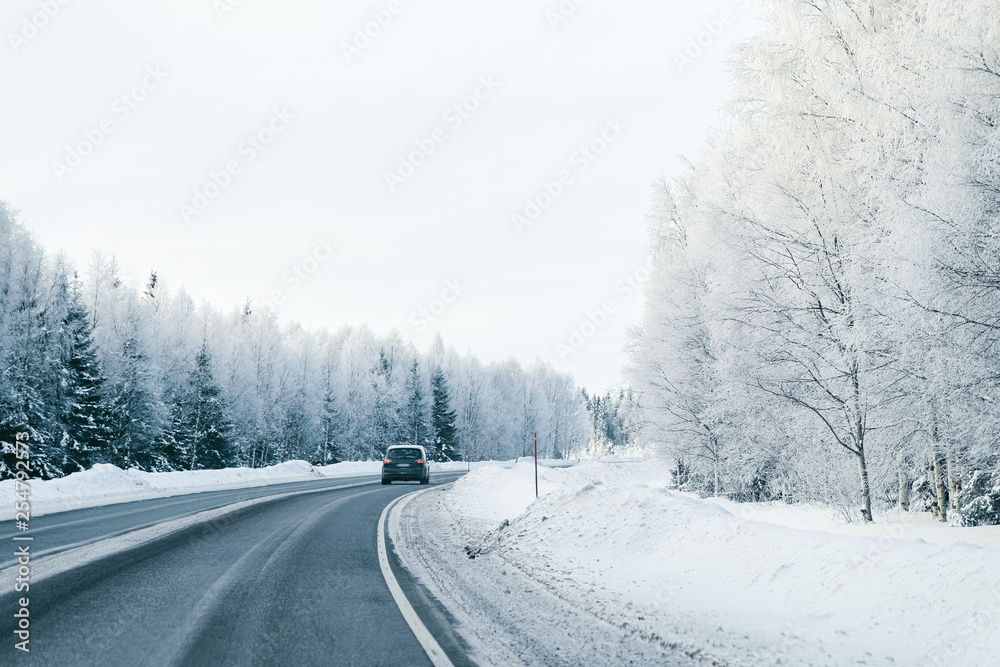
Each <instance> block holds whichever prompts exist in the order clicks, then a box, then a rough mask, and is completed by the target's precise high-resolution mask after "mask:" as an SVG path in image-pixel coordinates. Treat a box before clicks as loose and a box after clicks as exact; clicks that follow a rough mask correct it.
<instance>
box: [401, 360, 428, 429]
mask: <svg viewBox="0 0 1000 667" xmlns="http://www.w3.org/2000/svg"><path fill="white" fill-rule="evenodd" d="M406 394H407V402H406V423H405V424H404V427H405V429H406V439H407V440H408V441H409V442H411V443H412V444H414V445H426V444H428V437H427V408H426V404H425V401H424V389H423V382H421V378H420V362H419V361H417V360H416V359H414V360H413V365H411V366H410V374H409V376H408V377H407V378H406Z"/></svg>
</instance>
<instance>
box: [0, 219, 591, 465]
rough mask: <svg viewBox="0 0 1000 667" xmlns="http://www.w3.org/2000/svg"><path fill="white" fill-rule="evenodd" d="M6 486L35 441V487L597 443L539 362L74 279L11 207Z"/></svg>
mask: <svg viewBox="0 0 1000 667" xmlns="http://www.w3.org/2000/svg"><path fill="white" fill-rule="evenodd" d="M0 367H2V370H3V373H2V374H0V443H2V446H3V463H2V466H0V478H4V479H6V478H9V477H11V476H12V470H13V468H14V460H15V457H14V451H15V448H14V443H15V437H16V434H18V433H29V434H30V442H31V448H32V460H33V462H34V464H35V466H36V468H37V470H36V471H35V474H37V475H38V476H40V477H45V478H51V477H58V476H62V475H65V474H69V473H71V472H75V471H78V470H82V469H87V468H88V467H89V466H91V465H93V464H95V463H112V464H114V465H117V466H119V467H121V468H140V469H143V470H149V471H168V470H194V469H203V468H221V467H227V466H250V467H262V466H266V465H271V464H274V463H279V462H282V461H286V460H291V459H302V460H306V461H309V462H311V463H314V464H329V463H335V462H338V461H354V460H377V459H380V458H381V456H382V455H383V453H384V450H385V449H386V447H388V446H389V445H392V444H400V443H418V444H422V445H424V446H425V447H427V449H428V452H429V453H430V454H431V455H432V456H433V457H434V458H435V459H436V460H439V461H445V460H465V459H467V458H468V459H471V460H481V459H508V458H514V457H516V456H523V455H526V454H528V453H529V451H530V449H531V447H532V434H533V433H534V432H537V433H538V439H539V450H540V452H539V453H540V455H544V456H547V457H566V456H569V455H570V454H571V453H573V452H579V451H582V450H584V449H585V448H586V446H587V444H588V442H589V439H590V429H589V425H588V416H587V400H588V399H587V396H586V395H585V394H584V393H583V391H582V390H581V389H579V388H578V387H577V385H576V383H575V381H574V379H573V377H572V376H570V375H568V374H564V373H559V372H556V371H555V370H553V369H552V368H551V367H550V366H548V365H546V364H544V363H542V362H541V361H536V362H534V363H532V364H531V365H529V366H528V367H527V368H524V367H522V366H521V365H520V364H518V363H517V362H516V361H512V360H510V361H505V362H502V363H490V364H484V363H481V362H480V361H478V360H477V359H476V357H474V356H472V355H470V354H467V355H460V354H458V353H457V352H456V351H455V350H454V349H453V348H446V347H445V345H444V343H443V342H442V341H441V339H440V337H438V338H436V339H435V341H434V343H433V344H432V345H431V346H430V349H429V350H427V351H426V352H423V353H421V352H418V351H417V350H416V349H415V347H414V346H413V344H412V343H409V342H406V341H404V340H403V339H402V338H401V337H400V336H399V334H398V333H395V332H393V333H390V334H389V335H386V336H381V337H380V336H377V335H375V334H374V333H373V332H372V331H370V330H369V329H368V328H366V327H344V328H342V329H340V330H338V331H336V332H330V331H326V330H319V331H310V330H307V329H305V328H303V327H301V326H299V325H297V324H295V323H285V324H281V323H279V321H278V318H277V315H276V314H275V313H274V312H272V311H270V310H267V309H264V310H258V309H255V308H254V306H253V304H252V303H249V302H248V303H246V304H245V305H244V306H242V307H237V308H234V309H233V310H231V311H230V312H223V311H220V310H218V309H217V308H215V307H214V306H212V305H211V304H207V303H205V304H202V305H196V304H195V302H194V300H193V299H192V297H191V296H189V295H188V294H187V293H186V292H185V291H184V290H182V289H178V290H176V291H170V290H169V289H167V288H166V287H165V285H164V284H163V282H162V281H161V280H160V279H159V278H158V276H157V275H156V274H155V273H152V274H151V275H150V276H149V279H148V281H146V283H145V284H143V285H132V284H129V283H127V282H126V281H124V280H123V278H122V277H121V276H120V274H119V270H118V267H117V265H116V262H115V261H114V259H113V258H108V257H105V256H103V255H101V254H100V253H95V255H94V257H93V260H92V261H91V263H90V265H89V266H88V267H87V268H86V270H85V271H82V272H79V273H78V272H77V271H76V270H75V269H74V267H72V266H71V265H70V264H69V263H68V262H67V261H66V260H65V259H64V258H62V257H61V256H54V257H53V256H49V255H48V254H46V252H45V249H44V248H42V247H41V246H40V245H39V244H38V243H37V242H36V241H35V240H34V239H33V238H32V236H31V234H30V232H29V231H28V229H27V228H26V226H25V225H24V224H23V223H22V222H21V221H20V220H19V219H18V214H17V212H16V211H15V210H14V209H13V208H11V207H10V206H9V205H7V204H4V203H2V202H0Z"/></svg>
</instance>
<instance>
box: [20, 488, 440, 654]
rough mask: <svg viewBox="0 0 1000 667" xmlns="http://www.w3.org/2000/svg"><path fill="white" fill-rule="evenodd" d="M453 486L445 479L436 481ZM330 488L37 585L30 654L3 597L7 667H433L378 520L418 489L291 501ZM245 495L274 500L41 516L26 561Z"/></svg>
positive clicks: (188, 501) (208, 499) (335, 493)
mask: <svg viewBox="0 0 1000 667" xmlns="http://www.w3.org/2000/svg"><path fill="white" fill-rule="evenodd" d="M456 477H457V476H456V475H448V474H444V473H438V474H437V475H435V477H434V481H433V483H438V484H439V483H442V482H447V481H449V480H451V479H455V478H456ZM324 482H325V484H326V485H327V486H328V487H342V486H345V485H353V488H329V490H323V491H319V492H314V493H306V494H302V495H295V496H291V497H285V498H282V499H280V500H275V501H273V502H267V503H264V504H262V505H259V506H257V507H255V508H253V511H250V512H243V513H239V514H236V515H234V516H233V517H232V518H230V519H223V520H217V521H213V522H212V523H210V524H204V525H199V526H194V527H192V528H188V529H185V530H181V531H179V532H177V533H174V534H171V535H169V536H167V537H164V538H161V539H159V540H156V541H154V542H151V543H149V544H147V545H145V546H143V547H140V548H138V549H135V550H132V551H129V552H127V553H126V554H122V555H118V556H114V557H111V558H106V559H103V560H101V561H98V562H96V563H92V564H90V565H87V566H84V567H81V568H76V569H73V570H70V571H68V572H65V573H63V574H60V575H57V576H54V577H52V578H50V579H45V580H42V581H40V582H38V583H35V584H32V588H31V591H30V612H31V644H30V646H31V653H30V654H24V653H22V652H20V651H16V650H15V649H14V646H13V644H14V640H13V639H10V638H13V637H14V634H13V629H14V627H13V623H12V620H13V619H12V613H13V611H14V610H15V608H16V607H15V602H14V599H13V596H12V595H10V594H7V595H4V596H2V597H0V604H2V605H3V607H0V611H2V612H3V615H4V617H5V618H6V619H7V620H6V621H5V623H4V625H5V629H6V632H5V633H4V635H5V636H6V637H8V638H9V639H8V641H7V646H2V647H0V663H2V664H14V661H15V660H16V663H17V664H21V663H23V664H38V665H98V664H100V665H129V666H133V665H429V664H430V661H429V660H428V659H427V657H426V655H425V654H424V652H423V650H422V648H421V647H420V644H419V643H418V642H417V640H416V639H415V638H414V636H413V634H412V632H411V631H410V629H409V627H408V626H407V624H406V622H405V621H404V619H403V617H402V615H401V614H400V612H399V610H398V608H397V607H396V604H395V602H394V601H393V599H392V596H391V594H390V592H389V589H388V588H387V587H386V584H385V580H384V579H383V577H382V573H381V570H380V568H379V560H378V555H377V550H376V531H375V526H376V525H377V522H378V519H379V516H380V514H381V512H382V509H383V508H384V507H385V506H386V505H387V504H388V503H390V502H391V501H392V500H394V499H395V498H397V497H398V496H400V495H402V494H404V493H408V492H410V491H414V490H416V488H417V487H415V486H413V485H392V486H385V487H384V486H381V485H380V484H378V482H369V483H367V484H364V485H361V486H357V482H358V480H323V481H322V482H316V483H313V482H308V483H306V485H308V486H300V487H298V488H296V489H295V490H316V489H320V488H322V486H323V483H324ZM292 486H293V485H289V484H283V485H278V486H275V487H271V493H275V494H276V493H287V492H288V491H290V490H293V488H292ZM246 493H253V494H255V495H256V494H258V493H266V490H261V489H249V490H242V492H236V493H235V494H230V493H229V492H220V494H194V495H190V496H183V497H176V498H173V499H162V502H156V501H145V503H128V504H125V505H114V506H109V507H106V508H94V509H92V510H78V511H76V512H65V513H62V514H53V515H49V516H47V517H40V519H38V520H36V521H38V523H39V524H44V525H47V526H49V528H48V529H47V530H44V531H38V532H37V533H36V537H35V542H34V544H33V547H32V551H35V550H36V549H37V550H38V551H45V550H47V549H48V550H52V551H59V550H65V549H67V548H70V545H74V544H79V543H81V542H83V543H87V542H92V541H94V540H96V539H98V538H99V537H101V536H112V535H116V534H121V533H122V532H124V531H127V530H130V529H134V528H136V527H141V526H144V525H149V523H150V522H151V521H154V520H155V521H163V520H169V519H174V518H177V517H179V516H187V515H190V514H194V513H197V512H198V511H203V510H205V509H211V508H213V507H218V506H220V505H224V504H226V502H238V501H240V500H244V499H246V497H245V494H246ZM199 497H200V498H199ZM130 505H134V506H141V507H130ZM59 526H61V527H62V528H59ZM39 527H40V528H42V527H43V526H39ZM8 539H9V538H8ZM8 544H12V542H8ZM9 551H11V552H13V548H11V549H10V550H9ZM4 561H5V564H8V563H9V558H5V559H4ZM4 584H5V586H4V587H5V588H6V589H7V590H9V585H8V584H7V582H4Z"/></svg>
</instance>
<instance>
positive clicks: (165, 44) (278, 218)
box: [0, 0, 758, 389]
mask: <svg viewBox="0 0 1000 667" xmlns="http://www.w3.org/2000/svg"><path fill="white" fill-rule="evenodd" d="M62 2H63V3H64V4H62V3H60V2H59V0H34V1H32V0H9V1H8V2H5V3H4V5H3V8H2V9H0V22H2V28H3V32H4V34H5V38H4V42H3V44H2V46H0V68H2V69H0V72H2V74H0V76H2V80H0V83H2V88H0V90H2V91H3V93H2V94H3V98H4V103H3V104H2V105H0V122H2V127H3V128H4V132H3V136H2V144H0V155H2V159H0V199H4V200H6V201H8V202H9V203H11V204H12V205H13V206H14V207H16V208H19V209H20V210H21V211H22V214H23V219H24V220H25V222H27V224H28V225H29V226H30V228H31V229H32V230H33V231H34V232H35V234H36V235H37V237H38V238H39V240H41V241H42V242H43V243H45V244H46V245H47V246H48V248H49V249H50V250H53V251H56V250H63V251H65V252H66V253H67V254H68V255H69V256H70V257H71V258H72V259H73V260H74V262H75V263H76V265H77V266H78V267H79V268H80V269H81V270H82V269H84V268H85V267H86V265H87V263H88V262H89V258H90V256H91V254H92V252H93V251H94V250H95V249H100V250H102V251H104V252H106V253H107V254H114V255H115V256H117V258H118V261H119V264H120V266H121V268H122V271H123V273H124V274H125V275H126V277H128V278H129V279H132V280H137V281H139V280H144V279H145V277H146V276H147V275H148V274H149V272H150V271H151V270H156V271H157V272H158V274H159V276H160V277H161V279H162V280H163V281H165V282H166V283H167V284H168V285H169V286H170V287H171V288H178V287H180V286H184V287H185V289H187V291H188V292H189V293H191V295H192V296H193V297H194V298H195V300H196V301H201V300H208V301H211V302H213V303H214V304H216V305H217V306H220V307H222V308H225V309H228V308H230V307H231V306H233V305H236V304H238V303H242V302H243V301H244V300H245V299H246V298H248V297H249V298H251V299H252V300H253V301H254V302H255V303H258V304H262V303H264V302H268V301H270V302H271V303H272V304H273V305H274V307H275V309H276V310H277V311H278V312H279V313H280V314H281V317H282V318H287V319H295V320H298V321H300V322H302V323H304V324H306V325H307V326H312V327H319V326H328V327H331V328H336V327H339V326H340V325H342V324H347V323H350V324H361V323H368V325H369V326H371V327H372V329H374V330H375V331H376V332H379V333H386V332H388V331H389V330H390V329H392V328H393V327H395V328H397V329H399V331H400V332H401V333H402V334H403V335H405V336H408V337H410V338H411V339H413V341H414V342H415V343H416V344H417V345H418V347H421V348H423V347H425V346H426V345H427V344H428V343H429V341H430V339H431V336H432V333H433V332H434V331H440V332H441V334H442V335H443V337H444V339H445V341H446V343H449V344H453V345H455V346H456V347H457V348H458V349H459V350H460V351H463V352H464V351H466V350H471V351H473V352H475V353H476V354H477V355H479V356H480V358H482V359H484V360H496V359H502V358H505V357H509V356H514V357H516V358H518V359H520V360H521V361H524V362H527V361H530V360H531V359H533V358H535V357H541V358H543V359H546V360H548V361H550V362H552V363H553V364H554V365H555V366H556V367H557V368H560V369H563V370H568V371H571V372H573V373H574V374H575V375H576V376H577V379H578V380H579V381H580V382H581V383H582V384H585V385H586V386H588V387H589V388H591V389H603V388H608V387H610V386H612V385H614V384H615V383H617V382H618V381H619V379H620V368H621V365H622V363H623V360H624V357H623V354H622V345H623V343H624V340H625V330H626V328H627V327H628V326H630V325H634V324H636V323H638V321H639V319H640V316H641V296H640V295H639V293H638V290H637V289H634V288H633V287H632V286H631V285H636V286H637V285H639V283H640V282H641V280H642V279H643V277H644V276H645V270H644V267H645V264H646V257H647V247H646V245H647V244H646V242H647V236H646V214H647V212H648V210H649V204H650V197H651V187H650V186H651V184H652V183H653V182H654V181H655V180H657V179H658V178H659V177H660V176H666V177H668V178H670V177H673V176H675V175H676V174H678V173H680V171H681V168H682V163H681V160H680V158H679V156H685V157H689V158H694V157H696V154H697V150H698V147H699V145H700V144H701V143H702V141H703V139H704V137H705V136H706V134H707V133H708V132H710V131H711V130H712V128H714V127H717V126H718V118H719V111H718V110H719V107H720V105H721V104H722V103H723V102H724V101H725V100H726V98H727V96H728V76H727V74H726V70H725V62H726V58H727V51H728V48H729V46H730V45H731V44H732V43H733V42H734V41H738V40H742V39H744V38H746V37H748V36H749V35H751V34H753V32H754V31H755V30H756V29H757V27H758V24H757V21H756V9H755V6H754V5H752V4H748V3H747V2H744V1H742V0H741V1H740V2H736V1H734V0H721V1H716V2H711V1H710V2H704V3H691V2H678V1H675V0H624V1H621V0H616V1H615V2H611V1H610V0H576V2H575V3H574V2H573V0H564V2H562V3H560V2H559V0H551V1H548V2H545V1H538V0H505V1H504V2H471V1H470V0H396V1H393V2H389V0H385V1H384V2H383V1H373V2H369V1H364V2H362V1H358V0H343V1H340V2H318V1H316V0H293V1H286V2H281V3H279V2H274V1H272V2H264V1H263V0H243V1H242V2H240V0H228V1H227V0H135V1H132V2H110V1H107V0H104V1H98V2H82V1H74V0H62ZM365 32H367V33H368V35H366V34H365ZM369 35H373V36H369ZM689 40H694V41H700V42H701V46H698V47H697V48H695V47H694V46H693V42H692V41H689ZM699 50H700V51H701V53H699V52H698V51H699ZM685 51H687V53H685ZM678 55H683V57H684V58H688V57H689V56H692V55H693V56H694V57H691V58H690V59H689V60H686V61H681V60H679V59H678ZM456 105H457V106H456ZM529 202H530V203H529ZM531 203H533V204H534V206H532V205H531ZM536 207H537V208H536ZM515 216H520V217H515ZM630 284H631V285H630ZM602 310H607V311H611V312H610V314H607V313H601V312H598V311H602ZM590 321H593V322H595V324H587V323H588V322H590ZM574 330H575V331H576V332H577V335H574Z"/></svg>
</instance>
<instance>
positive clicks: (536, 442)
mask: <svg viewBox="0 0 1000 667" xmlns="http://www.w3.org/2000/svg"><path fill="white" fill-rule="evenodd" d="M535 497H536V498H537V497H538V433H537V432H536V433H535Z"/></svg>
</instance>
